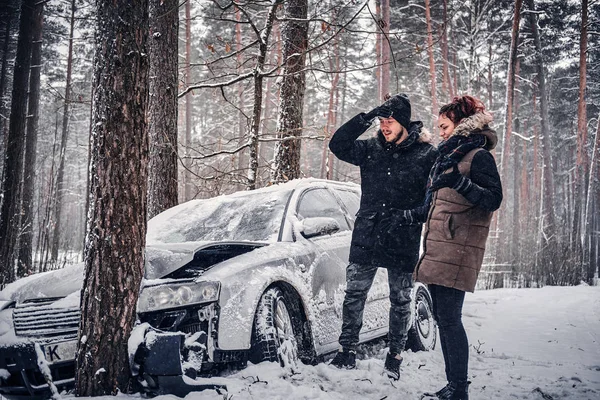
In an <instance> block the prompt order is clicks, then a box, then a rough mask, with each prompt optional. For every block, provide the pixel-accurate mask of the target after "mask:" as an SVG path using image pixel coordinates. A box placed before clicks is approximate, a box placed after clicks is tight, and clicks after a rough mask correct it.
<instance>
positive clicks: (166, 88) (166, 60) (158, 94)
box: [148, 0, 179, 219]
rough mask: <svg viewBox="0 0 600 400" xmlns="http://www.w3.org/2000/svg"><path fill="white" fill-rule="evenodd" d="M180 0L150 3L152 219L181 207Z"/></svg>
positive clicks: (150, 185)
mask: <svg viewBox="0 0 600 400" xmlns="http://www.w3.org/2000/svg"><path fill="white" fill-rule="evenodd" d="M178 6H179V3H178V1H177V0H150V11H149V18H150V35H151V38H150V41H149V50H150V53H149V55H150V98H149V101H148V138H149V139H150V157H149V159H148V219H150V218H152V217H154V216H155V215H157V214H159V213H161V212H163V211H164V210H166V209H168V208H171V207H173V206H175V205H177V57H178V38H177V34H178V31H179V9H178Z"/></svg>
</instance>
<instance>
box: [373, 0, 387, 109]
mask: <svg viewBox="0 0 600 400" xmlns="http://www.w3.org/2000/svg"><path fill="white" fill-rule="evenodd" d="M375 15H376V17H377V20H376V21H375V23H376V24H377V28H376V29H377V36H376V37H375V60H376V61H375V65H376V66H377V67H376V68H375V80H376V81H377V99H378V100H379V101H383V96H384V94H383V91H382V90H381V88H382V84H381V70H382V68H381V66H382V60H383V57H382V55H381V48H382V45H383V41H384V40H385V39H384V38H383V35H382V34H381V33H380V29H381V24H382V22H381V21H382V19H383V18H382V15H381V0H375Z"/></svg>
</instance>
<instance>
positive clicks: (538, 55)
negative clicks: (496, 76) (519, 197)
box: [527, 0, 558, 268]
mask: <svg viewBox="0 0 600 400" xmlns="http://www.w3.org/2000/svg"><path fill="white" fill-rule="evenodd" d="M527 6H528V8H529V10H530V11H531V12H529V13H528V16H529V21H530V25H531V30H532V34H533V39H534V45H535V70H536V73H537V79H538V94H539V98H540V124H541V132H540V133H541V135H542V140H541V145H542V155H543V167H542V171H543V195H542V196H541V199H542V215H541V218H542V220H541V222H542V223H541V227H540V228H541V229H540V233H541V235H542V248H543V257H542V263H547V265H546V266H545V268H548V267H549V266H552V265H554V261H553V256H554V255H556V253H557V251H558V249H557V241H556V232H555V230H556V223H555V219H554V218H555V217H554V215H555V213H554V175H553V171H554V170H553V168H552V151H551V142H550V129H549V126H548V121H549V112H548V100H547V99H548V97H547V93H546V73H545V70H544V61H543V57H542V42H541V39H540V34H539V30H538V27H537V19H536V16H537V14H536V13H535V3H534V0H527Z"/></svg>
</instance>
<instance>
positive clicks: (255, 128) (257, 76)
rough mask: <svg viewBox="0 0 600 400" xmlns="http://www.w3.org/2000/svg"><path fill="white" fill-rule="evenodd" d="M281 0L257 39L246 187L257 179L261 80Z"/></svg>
mask: <svg viewBox="0 0 600 400" xmlns="http://www.w3.org/2000/svg"><path fill="white" fill-rule="evenodd" d="M281 2H282V0H275V1H274V2H273V4H272V6H271V8H270V10H269V14H268V16H267V20H266V22H265V27H264V30H263V31H262V33H261V36H260V37H259V38H258V39H259V53H258V57H257V60H256V66H255V69H254V106H253V108H252V125H251V127H250V138H249V144H250V162H249V167H250V169H249V171H248V189H249V190H253V189H256V183H257V179H258V154H259V152H258V134H259V130H260V116H261V111H262V97H263V96H262V94H263V80H264V77H263V75H262V72H263V69H264V66H265V60H266V59H267V49H268V46H267V45H268V40H269V36H270V35H271V30H272V29H273V21H274V20H275V14H276V12H277V7H279V4H281Z"/></svg>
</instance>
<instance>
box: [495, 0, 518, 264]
mask: <svg viewBox="0 0 600 400" xmlns="http://www.w3.org/2000/svg"><path fill="white" fill-rule="evenodd" d="M522 5H523V0H515V9H514V14H513V25H512V34H511V44H510V54H509V59H508V72H507V83H506V99H505V111H504V124H503V125H504V132H503V136H502V153H501V154H500V176H501V177H502V182H503V183H504V192H505V193H510V194H513V193H514V191H512V190H507V188H508V187H509V182H508V162H509V159H510V145H511V136H512V121H513V102H514V93H515V90H514V87H515V75H516V69H517V63H518V60H517V47H518V44H519V24H520V21H521V7H522ZM509 216H510V213H509V209H508V202H507V201H504V202H503V206H502V207H501V208H500V211H499V212H498V213H497V219H496V224H497V226H498V227H500V228H501V229H502V230H504V228H506V229H508V228H509V227H510V219H509ZM511 242H512V241H511V239H510V238H507V237H506V236H505V235H504V236H502V237H501V239H500V238H499V240H498V244H499V245H498V247H497V249H496V251H497V252H496V255H497V257H499V259H500V260H501V261H503V262H504V261H506V258H507V256H508V255H509V254H511V251H510V248H511V247H512V244H511ZM507 246H508V248H507ZM507 250H508V251H507Z"/></svg>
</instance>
